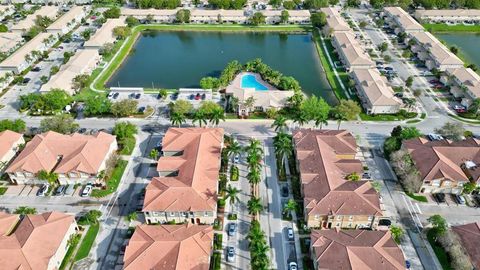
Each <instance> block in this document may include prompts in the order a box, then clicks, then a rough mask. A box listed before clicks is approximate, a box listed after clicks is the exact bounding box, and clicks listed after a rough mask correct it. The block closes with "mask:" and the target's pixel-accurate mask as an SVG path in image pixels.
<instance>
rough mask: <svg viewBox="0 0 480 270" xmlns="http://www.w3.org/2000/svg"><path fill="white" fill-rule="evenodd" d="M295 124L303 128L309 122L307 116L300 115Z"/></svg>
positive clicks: (294, 120)
mask: <svg viewBox="0 0 480 270" xmlns="http://www.w3.org/2000/svg"><path fill="white" fill-rule="evenodd" d="M293 122H294V123H297V124H298V126H299V127H302V126H303V125H305V124H306V123H307V122H308V119H307V116H306V115H305V114H304V113H299V114H298V115H297V116H296V117H295V119H293Z"/></svg>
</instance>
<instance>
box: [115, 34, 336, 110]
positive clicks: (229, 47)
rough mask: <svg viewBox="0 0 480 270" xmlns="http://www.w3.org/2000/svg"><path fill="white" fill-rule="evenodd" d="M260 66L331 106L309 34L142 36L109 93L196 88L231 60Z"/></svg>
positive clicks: (121, 68) (333, 98) (333, 96)
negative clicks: (288, 78)
mask: <svg viewBox="0 0 480 270" xmlns="http://www.w3.org/2000/svg"><path fill="white" fill-rule="evenodd" d="M255 58H261V59H262V60H263V62H265V63H266V64H268V65H269V66H271V67H272V68H273V69H276V70H278V71H280V72H282V73H283V74H284V75H287V76H293V77H294V78H296V79H297V80H298V81H299V83H300V85H301V86H302V89H303V91H304V92H305V93H306V94H308V95H311V94H314V95H317V96H321V97H323V98H324V99H325V100H326V101H327V102H329V103H330V104H334V103H336V98H335V95H334V94H333V91H332V90H331V88H330V86H329V84H328V82H327V80H326V78H325V74H324V72H323V69H322V67H321V63H320V60H319V58H318V55H317V52H316V49H315V44H314V43H313V41H312V40H311V35H310V34H293V33H288V34H285V33H265V32H262V33H260V32H245V33H240V32H194V31H145V32H143V33H142V34H141V36H140V37H139V39H138V40H137V43H136V44H135V45H134V48H133V49H132V52H131V53H130V55H129V56H127V58H126V59H125V61H124V63H123V64H122V65H121V66H120V67H119V69H118V70H117V71H116V73H115V74H114V75H113V76H112V77H111V78H110V80H109V81H108V83H107V86H108V87H112V86H120V87H146V88H150V87H153V88H169V89H176V88H181V87H198V86H199V81H200V79H201V78H202V77H205V76H213V77H218V76H219V75H220V72H221V71H222V69H223V68H224V67H225V66H226V64H227V63H228V62H230V61H232V60H238V61H240V62H241V63H245V62H247V61H249V60H252V59H255Z"/></svg>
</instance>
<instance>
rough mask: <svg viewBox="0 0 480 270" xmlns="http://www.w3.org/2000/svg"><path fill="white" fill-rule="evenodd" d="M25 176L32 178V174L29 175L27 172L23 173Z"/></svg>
mask: <svg viewBox="0 0 480 270" xmlns="http://www.w3.org/2000/svg"><path fill="white" fill-rule="evenodd" d="M25 176H26V177H32V176H33V174H32V173H29V172H25Z"/></svg>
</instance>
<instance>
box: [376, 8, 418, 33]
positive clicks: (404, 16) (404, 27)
mask: <svg viewBox="0 0 480 270" xmlns="http://www.w3.org/2000/svg"><path fill="white" fill-rule="evenodd" d="M383 11H384V14H385V15H386V16H387V18H386V22H387V23H388V24H390V26H391V27H393V28H394V29H395V33H397V34H398V33H400V32H405V33H414V32H423V31H425V29H424V28H423V26H422V25H421V24H420V23H418V22H417V21H416V20H415V19H414V18H413V17H412V16H410V15H409V14H408V13H407V12H405V10H403V9H402V8H401V7H386V8H384V9H383Z"/></svg>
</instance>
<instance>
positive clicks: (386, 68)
mask: <svg viewBox="0 0 480 270" xmlns="http://www.w3.org/2000/svg"><path fill="white" fill-rule="evenodd" d="M385 70H393V68H392V67H385Z"/></svg>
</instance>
